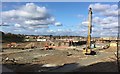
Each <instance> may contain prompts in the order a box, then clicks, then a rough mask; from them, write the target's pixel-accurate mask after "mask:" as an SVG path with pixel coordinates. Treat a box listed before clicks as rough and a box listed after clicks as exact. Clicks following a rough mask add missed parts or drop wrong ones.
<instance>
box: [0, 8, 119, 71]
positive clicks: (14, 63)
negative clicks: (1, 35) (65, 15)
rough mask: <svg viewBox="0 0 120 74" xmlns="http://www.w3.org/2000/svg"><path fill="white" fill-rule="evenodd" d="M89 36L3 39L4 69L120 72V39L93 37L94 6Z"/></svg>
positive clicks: (2, 61)
mask: <svg viewBox="0 0 120 74" xmlns="http://www.w3.org/2000/svg"><path fill="white" fill-rule="evenodd" d="M88 17H89V19H88V21H89V23H88V35H87V37H80V36H77V37H76V36H71V37H70V36H69V37H63V36H59V37H55V36H26V38H25V40H24V42H7V43H2V50H1V52H0V56H1V57H0V58H1V61H0V63H1V64H2V71H3V72H15V73H19V72H118V71H119V69H118V68H119V61H120V60H119V59H118V58H120V56H119V53H120V51H119V50H118V48H119V46H120V45H119V39H118V38H109V37H108V38H93V37H91V33H92V31H91V28H92V9H91V8H90V9H89V14H88Z"/></svg>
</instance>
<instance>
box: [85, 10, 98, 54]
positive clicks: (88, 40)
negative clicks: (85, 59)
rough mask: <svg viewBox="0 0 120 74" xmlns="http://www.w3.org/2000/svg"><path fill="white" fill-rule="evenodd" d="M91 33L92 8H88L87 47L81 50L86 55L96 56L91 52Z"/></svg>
mask: <svg viewBox="0 0 120 74" xmlns="http://www.w3.org/2000/svg"><path fill="white" fill-rule="evenodd" d="M91 33H92V8H89V13H88V36H87V45H86V48H83V53H84V54H86V55H89V54H96V53H95V52H94V51H92V50H91Z"/></svg>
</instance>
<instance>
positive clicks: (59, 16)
mask: <svg viewBox="0 0 120 74" xmlns="http://www.w3.org/2000/svg"><path fill="white" fill-rule="evenodd" d="M90 7H91V8H92V10H93V19H92V21H93V23H92V26H93V27H92V36H95V37H99V36H117V33H118V10H119V9H118V5H117V2H116V3H115V2H102V3H99V2H30V3H29V2H3V3H2V12H0V13H2V22H1V23H0V25H2V26H0V27H2V28H0V31H3V32H10V33H16V34H33V35H74V36H76V35H77V36H87V30H88V27H87V25H88V24H87V20H88V9H89V8H90Z"/></svg>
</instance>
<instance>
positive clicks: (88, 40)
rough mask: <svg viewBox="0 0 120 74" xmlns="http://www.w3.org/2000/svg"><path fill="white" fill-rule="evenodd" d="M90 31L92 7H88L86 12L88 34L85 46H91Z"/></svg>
mask: <svg viewBox="0 0 120 74" xmlns="http://www.w3.org/2000/svg"><path fill="white" fill-rule="evenodd" d="M91 32H92V8H90V9H89V13H88V36H87V48H88V49H90V48H91Z"/></svg>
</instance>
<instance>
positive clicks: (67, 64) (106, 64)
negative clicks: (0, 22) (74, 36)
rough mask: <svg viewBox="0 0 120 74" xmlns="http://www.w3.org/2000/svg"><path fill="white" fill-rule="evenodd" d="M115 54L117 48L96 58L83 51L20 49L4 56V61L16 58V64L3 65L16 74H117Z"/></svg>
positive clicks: (7, 63) (101, 51)
mask: <svg viewBox="0 0 120 74" xmlns="http://www.w3.org/2000/svg"><path fill="white" fill-rule="evenodd" d="M14 50H15V51H16V49H9V50H6V51H5V52H3V53H6V52H13V51H14ZM18 51H19V52H18ZM114 52H116V47H110V48H108V49H106V50H100V51H99V53H98V54H97V55H96V56H85V55H84V54H83V53H82V52H81V51H76V50H71V49H68V50H41V49H39V48H36V49H33V50H31V49H26V50H24V51H23V50H20V49H19V50H17V52H16V53H12V54H4V55H2V58H3V59H5V57H9V59H13V58H15V59H16V60H17V62H16V63H13V62H11V61H7V62H5V61H3V62H2V61H1V63H2V64H3V66H4V67H6V68H8V69H10V70H12V71H16V72H26V71H27V72H41V71H53V72H54V71H63V72H71V71H75V72H76V71H77V72H102V71H103V72H117V65H116V57H115V55H114ZM46 65H47V66H49V67H47V66H46Z"/></svg>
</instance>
